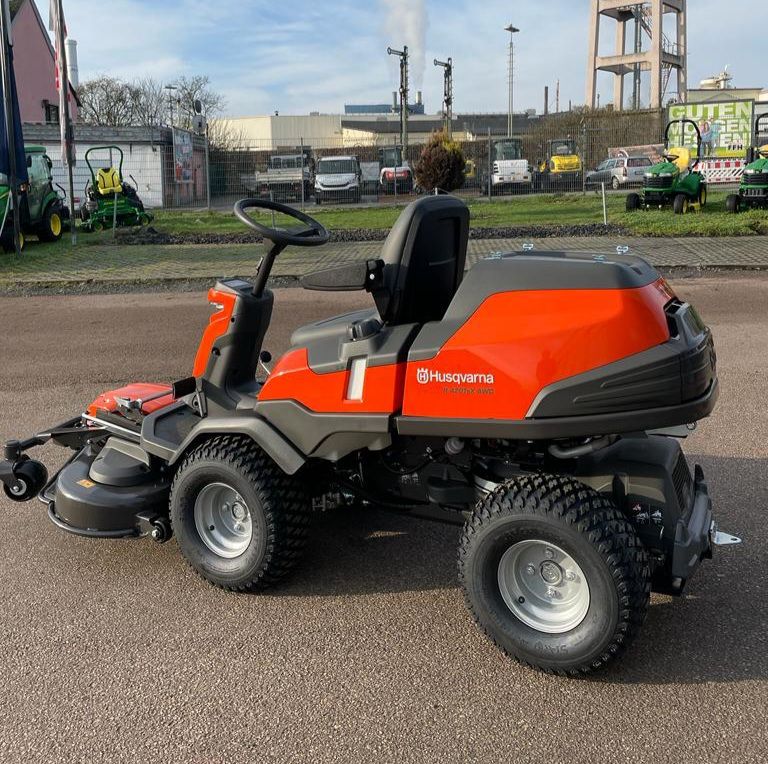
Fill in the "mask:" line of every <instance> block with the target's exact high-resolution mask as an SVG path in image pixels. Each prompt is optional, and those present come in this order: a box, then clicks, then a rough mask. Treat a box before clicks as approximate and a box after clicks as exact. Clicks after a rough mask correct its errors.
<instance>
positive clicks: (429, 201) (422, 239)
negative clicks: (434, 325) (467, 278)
mask: <svg viewBox="0 0 768 764" xmlns="http://www.w3.org/2000/svg"><path fill="white" fill-rule="evenodd" d="M468 239H469V209H468V208H467V205H466V204H464V202H462V201H461V200H460V199H457V198H456V197H455V196H445V195H443V196H425V197H423V198H421V199H419V200H417V201H415V202H413V203H412V204H409V205H408V206H407V207H406V208H405V209H404V210H403V212H402V213H401V214H400V217H399V218H398V219H397V222H396V223H395V225H394V226H393V227H392V230H391V231H390V232H389V236H387V240H386V241H385V242H384V246H383V248H382V250H381V259H382V260H383V262H384V271H383V274H382V280H381V281H382V283H381V286H379V287H377V288H374V289H373V290H372V293H373V296H374V299H375V301H376V307H377V308H378V310H379V315H380V316H381V319H382V320H383V321H384V323H385V324H424V323H426V322H427V321H439V320H440V319H441V318H442V317H443V316H444V315H445V311H446V310H447V308H448V305H449V304H450V302H451V300H452V299H453V296H454V294H456V290H457V289H458V288H459V284H461V279H462V278H463V276H464V264H465V261H466V258H467V241H468Z"/></svg>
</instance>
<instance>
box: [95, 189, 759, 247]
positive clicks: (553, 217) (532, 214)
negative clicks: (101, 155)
mask: <svg viewBox="0 0 768 764" xmlns="http://www.w3.org/2000/svg"><path fill="white" fill-rule="evenodd" d="M725 196H726V195H725V193H724V192H717V191H716V192H712V193H711V194H710V197H709V203H708V204H707V206H706V207H705V209H704V210H703V211H702V212H701V213H690V214H688V215H686V216H679V215H673V214H672V210H671V209H665V210H652V211H649V212H635V213H627V212H625V210H624V204H625V198H624V196H623V195H611V196H609V197H608V221H609V222H610V223H615V224H618V225H621V226H624V227H625V228H626V229H627V230H628V231H630V232H631V233H633V234H635V235H638V236H686V235H699V236H740V235H754V234H758V233H759V234H768V211H765V210H753V211H751V212H746V213H742V214H740V215H729V214H728V213H726V212H725ZM469 207H470V210H471V225H472V226H473V227H476V228H480V227H489V226H528V225H573V224H583V223H601V222H602V220H603V209H602V200H601V198H600V197H599V196H598V195H597V194H594V193H588V194H587V195H586V196H582V195H580V194H571V195H561V196H528V197H526V196H520V197H506V198H503V199H494V200H493V201H487V200H472V201H470V202H469ZM400 210H401V207H399V206H398V207H393V206H386V207H375V206H372V207H356V208H349V207H347V208H345V207H336V208H325V207H324V208H322V209H315V208H311V210H310V213H311V214H312V215H313V216H314V217H316V218H317V219H318V220H319V221H320V222H321V223H323V225H325V226H326V228H328V229H329V230H341V229H350V228H373V229H388V228H390V227H391V226H392V224H393V223H394V221H395V220H396V218H397V216H398V214H399V213H400ZM263 219H264V222H265V223H267V224H268V220H267V218H266V216H264V218H263ZM153 225H154V227H155V228H156V229H157V230H159V231H165V232H167V233H177V234H182V233H230V232H238V231H241V230H242V224H241V223H240V222H239V221H238V220H237V219H236V218H235V217H234V215H232V214H231V213H228V212H187V211H158V212H157V213H156V215H155V221H154V223H153ZM102 235H103V234H102Z"/></svg>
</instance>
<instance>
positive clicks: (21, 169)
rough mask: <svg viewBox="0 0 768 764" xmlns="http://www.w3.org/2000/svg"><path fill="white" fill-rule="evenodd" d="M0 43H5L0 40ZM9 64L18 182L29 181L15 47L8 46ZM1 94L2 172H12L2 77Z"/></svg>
mask: <svg viewBox="0 0 768 764" xmlns="http://www.w3.org/2000/svg"><path fill="white" fill-rule="evenodd" d="M0 44H3V43H2V42H0ZM8 64H9V67H10V78H11V105H12V108H13V123H14V126H15V128H14V133H15V138H16V146H15V149H16V180H17V182H18V183H26V182H27V179H28V178H27V160H26V157H25V155H24V135H23V133H22V131H21V115H20V114H19V96H18V94H17V92H16V76H15V75H14V72H13V48H12V47H11V46H10V45H9V46H8ZM0 96H1V97H2V103H3V107H4V108H3V112H2V114H0V173H4V174H5V175H9V174H10V167H9V158H10V157H9V153H8V149H9V147H8V133H7V131H6V129H5V93H4V92H3V80H2V78H0Z"/></svg>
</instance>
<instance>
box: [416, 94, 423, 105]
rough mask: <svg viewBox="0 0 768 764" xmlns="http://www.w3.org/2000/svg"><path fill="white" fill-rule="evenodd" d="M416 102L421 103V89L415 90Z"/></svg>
mask: <svg viewBox="0 0 768 764" xmlns="http://www.w3.org/2000/svg"><path fill="white" fill-rule="evenodd" d="M416 103H417V104H418V105H419V106H421V104H422V98H421V91H420V90H417V91H416Z"/></svg>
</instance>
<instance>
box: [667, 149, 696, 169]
mask: <svg viewBox="0 0 768 764" xmlns="http://www.w3.org/2000/svg"><path fill="white" fill-rule="evenodd" d="M667 154H668V155H669V156H674V157H675V160H674V161H675V164H676V165H677V166H678V168H679V170H680V172H685V171H686V170H687V169H688V166H689V165H690V164H691V150H690V149H687V148H685V147H683V146H680V147H678V148H674V149H669V150H668V151H667Z"/></svg>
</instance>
